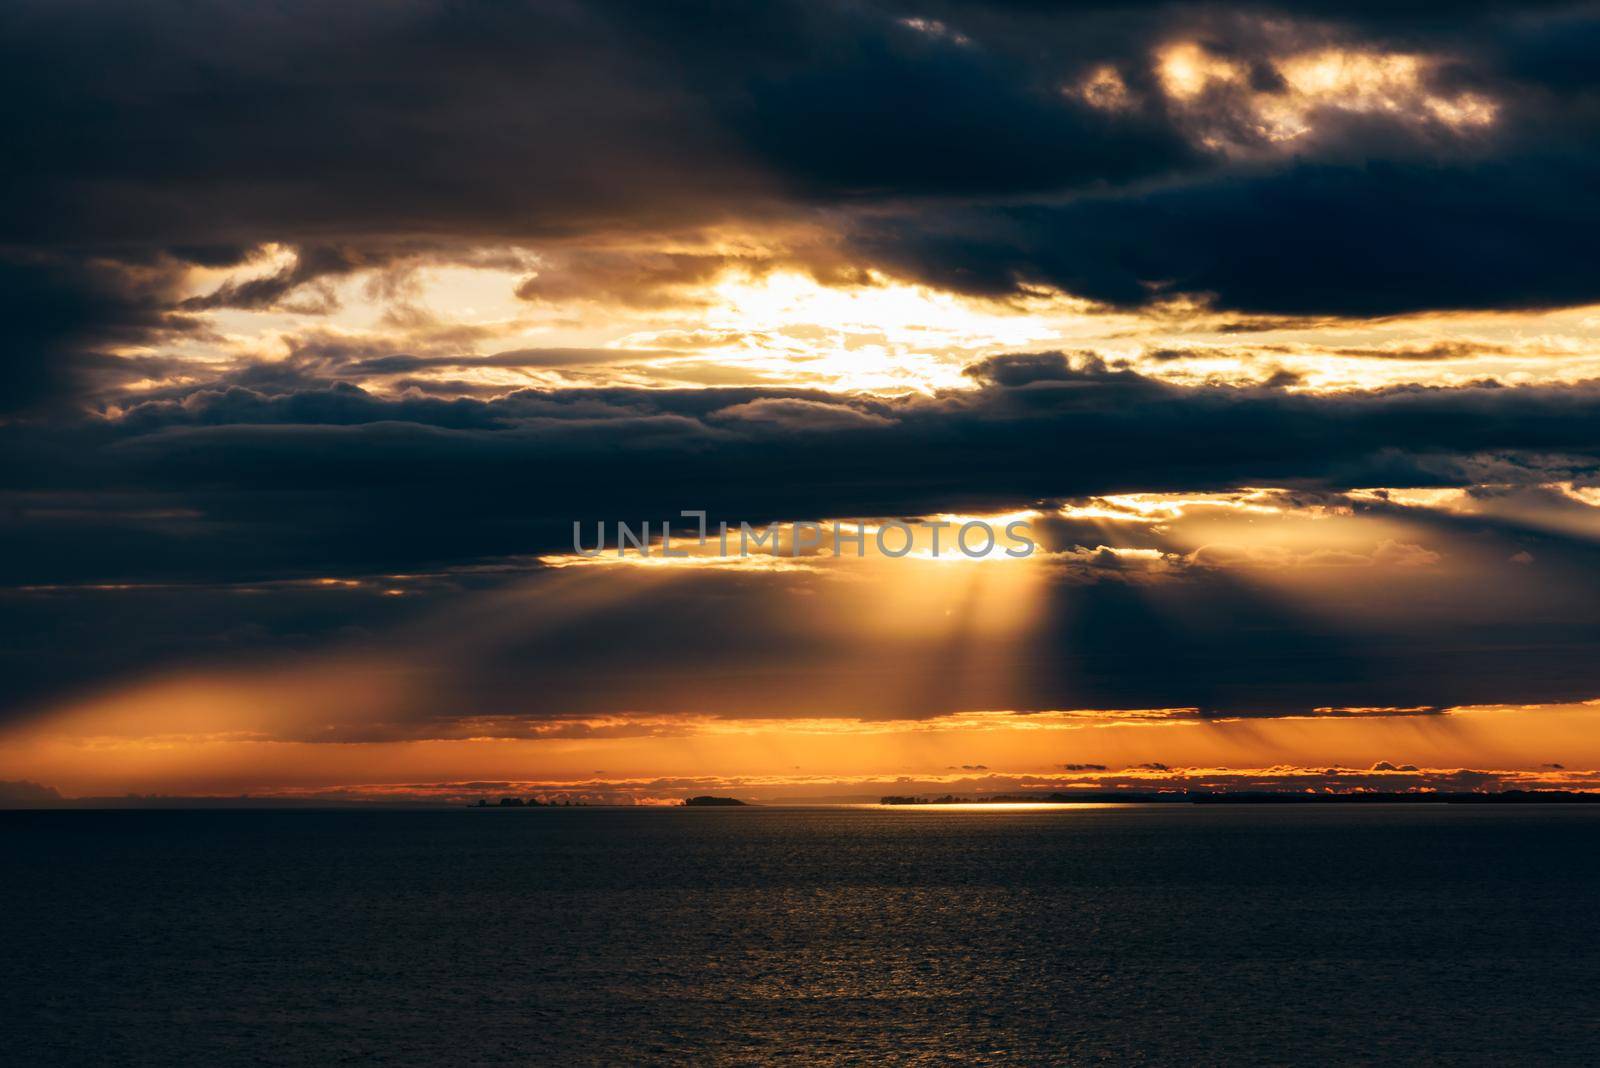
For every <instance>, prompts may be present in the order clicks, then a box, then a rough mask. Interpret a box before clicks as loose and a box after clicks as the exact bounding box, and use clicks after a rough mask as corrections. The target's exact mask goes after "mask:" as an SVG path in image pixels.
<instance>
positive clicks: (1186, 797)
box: [0, 790, 1600, 813]
mask: <svg viewBox="0 0 1600 1068" xmlns="http://www.w3.org/2000/svg"><path fill="white" fill-rule="evenodd" d="M686 801H687V803H685V801H669V802H666V803H658V804H642V805H626V804H604V803H597V802H590V803H573V804H571V805H562V804H560V803H559V802H558V803H555V804H538V805H532V804H530V805H504V806H503V805H500V804H489V805H486V806H484V807H482V808H480V807H479V806H477V804H476V803H473V804H470V805H465V806H464V805H463V804H462V803H461V802H459V801H422V800H415V801H410V800H408V801H351V800H320V799H315V798H254V797H192V798H186V797H150V798H133V797H84V798H60V799H55V800H50V801H34V802H26V801H25V802H16V801H10V802H0V813H4V812H318V811H320V812H444V811H456V812H459V811H461V810H462V809H463V808H466V809H468V810H470V811H485V812H504V811H507V810H513V811H543V812H548V811H573V810H584V809H587V810H593V809H604V810H607V811H615V810H639V809H651V810H654V809H662V810H668V811H672V810H678V809H682V808H697V807H713V808H724V807H726V808H748V809H755V810H760V809H763V808H861V807H868V808H941V807H959V806H963V805H971V806H984V805H993V806H1002V805H1054V806H1060V807H1071V806H1075V805H1290V806H1302V805H1351V804H1359V805H1530V804H1532V805H1541V804H1542V805H1550V804H1580V805H1586V804H1600V792H1583V791H1575V790H1504V791H1497V792H1494V793H1470V792H1453V793H1446V792H1433V793H1400V792H1394V793H1380V792H1366V793H1338V794H1289V793H1268V792H1256V793H1251V792H1243V791H1232V792H1223V791H1218V792H1207V791H1169V792H1165V793H1138V794H1133V793H1127V792H1118V793H1111V792H1095V793H1074V794H1060V793H1053V794H992V795H987V796H981V797H962V796H957V795H953V794H947V795H944V796H940V797H929V796H920V795H916V796H913V795H890V796H887V797H883V798H880V799H879V800H877V801H872V800H870V799H866V798H859V799H855V800H848V799H837V800H814V799H813V800H808V799H800V798H797V799H794V800H790V801H784V800H774V801H767V802H762V803H760V804H751V803H748V802H739V801H732V799H721V798H718V799H715V800H710V801H707V800H701V799H698V798H696V799H686Z"/></svg>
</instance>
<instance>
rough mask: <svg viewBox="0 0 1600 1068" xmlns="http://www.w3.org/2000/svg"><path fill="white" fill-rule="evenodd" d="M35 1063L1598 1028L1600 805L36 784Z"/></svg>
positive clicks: (1282, 1060) (29, 824) (1188, 1050)
mask: <svg viewBox="0 0 1600 1068" xmlns="http://www.w3.org/2000/svg"><path fill="white" fill-rule="evenodd" d="M0 845H3V849H4V861H5V863H4V867H3V875H0V938H3V944H0V950H3V961H4V964H3V971H0V975H3V979H0V994H3V1005H4V1008H3V1010H0V1060H4V1061H5V1062H6V1063H8V1064H16V1065H26V1066H33V1065H53V1064H74V1065H75V1064H107V1065H162V1066H167V1065H205V1066H229V1065H267V1064H292V1065H338V1064H383V1065H435V1064H437V1065H521V1064H589V1063H594V1064H637V1063H670V1062H685V1063H696V1064H718V1063H729V1064H733V1063H741V1064H761V1063H768V1062H777V1061H780V1060H785V1061H795V1060H798V1061H799V1062H801V1063H815V1062H836V1063H852V1062H853V1063H860V1062H877V1063H883V1062H894V1063H912V1064H920V1063H928V1064H940V1063H952V1062H955V1061H967V1062H1011V1063H1056V1064H1099V1063H1106V1064H1162V1065H1166V1064H1405V1065H1413V1064H1449V1065H1458V1064H1496V1065H1505V1064H1525V1065H1551V1064H1570V1065H1592V1064H1596V1063H1600V1012H1597V1010H1600V993H1597V984H1600V850H1597V848H1596V847H1597V846H1600V811H1596V809H1595V808H1579V807H1572V808H1566V807H1552V808H1510V807H1500V808H1486V807H1474V808H1462V807H1443V806H1439V807H1427V808H1417V807H1388V806H1384V807H1374V808H1355V807H1339V808H1333V807H1330V808H1274V807H1251V808H1214V807H1213V808H1207V807H1200V808H1192V807H1186V806H1169V807H1160V806H1156V807H1127V808H1105V809H1077V810H1066V811H1062V810H1054V811H1043V812H1038V811H1035V812H1002V811H997V812H968V811H946V810H903V809H902V810H838V809H833V810H826V809H824V810H801V809H741V810H692V809H691V810H683V809H679V810H667V811H648V810H615V809H612V810H603V809H588V810H576V809H575V810H564V811H541V810H513V811H504V812H501V811H490V812H469V811H466V810H459V811H438V812H349V811H341V812H104V813H95V812H33V813H4V814H0Z"/></svg>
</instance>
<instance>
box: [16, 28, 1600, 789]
mask: <svg viewBox="0 0 1600 1068" xmlns="http://www.w3.org/2000/svg"><path fill="white" fill-rule="evenodd" d="M1597 47H1600V7H1596V6H1593V5H1587V4H1537V3H1534V4H1530V3H1518V4H1509V3H1497V2H1489V0H1486V2H1481V3H1456V4H1432V3H1424V2H1398V3H1397V2H1386V3H1360V2H1355V3H1349V2H1347V3H1339V4H1333V3H1317V2H1308V3H1277V4H1260V5H1254V4H1214V5H1213V4H1160V3H1137V2H1127V3H1109V2H1108V3H1100V4H1095V3H1089V4H1081V5H1072V6H1071V8H1070V9H1068V8H1066V7H1065V6H1063V5H1048V4H1033V3H1025V2H1020V0H1019V2H1014V3H1004V2H992V3H986V4H966V3H940V2H930V3H923V4H901V3H893V4H890V3H877V2H867V0H863V2H854V3H833V2H827V0H820V2H819V0H807V2H805V3H793V4H789V3H768V4H761V5H746V4H733V3H729V4H720V3H708V4H699V5H689V6H684V5H660V4H653V3H637V4H635V3H626V2H571V3H567V2H558V0H552V2H542V3H529V4H517V3H487V2H485V3H470V2H469V3H442V2H438V3H436V2H431V0H415V2H408V3H400V4H396V3H387V2H386V3H376V2H373V3H364V2H356V3H346V4H339V5H332V6H329V5H324V4H311V3H304V4H301V3H296V2H293V0H291V2H287V3H278V4H272V5H262V4H243V3H190V2H185V3H176V2H173V3H167V2H163V0H152V2H148V3H143V4H139V5H123V4H107V3H104V2H97V0H50V2H48V3H46V2H37V3H36V2H30V0H19V2H14V3H10V4H7V5H6V6H5V9H4V11H3V12H0V94H3V96H4V99H5V100H6V101H7V104H6V107H5V109H4V113H3V117H0V123H3V127H4V142H5V144H6V145H7V162H6V165H5V171H4V175H5V182H4V188H3V194H4V195H3V196H0V314H3V324H0V459H3V461H4V462H3V464H0V550H3V551H0V639H3V640H0V679H3V680H4V681H3V683H0V778H3V779H9V780H22V779H26V780H31V781H36V782H42V783H45V784H47V785H50V786H54V787H56V788H58V789H59V790H61V791H62V792H63V793H64V794H100V793H123V792H128V791H133V792H139V793H174V794H182V793H240V792H244V791H249V792H252V793H293V794H308V795H326V796H341V797H342V796H351V797H365V796H436V797H450V798H457V797H473V796H477V795H478V794H480V793H484V792H491V793H492V792H494V791H509V790H517V791H521V792H526V793H535V792H537V793H546V794H552V795H561V796H583V797H589V798H594V799H602V798H603V799H616V800H635V799H637V800H651V799H660V798H669V797H673V796H679V795H681V794H683V793H685V792H689V791H694V792H703V791H704V790H706V789H715V790H717V791H719V792H725V791H726V792H735V793H739V794H740V795H741V796H748V797H759V798H769V799H770V798H779V797H842V796H856V795H865V796H873V795H876V794H879V793H884V792H913V791H915V790H918V789H924V788H926V789H939V790H940V791H943V790H945V789H960V790H977V791H988V790H1001V789H1013V788H1024V787H1027V788H1032V787H1045V786H1049V787H1054V788H1068V787H1076V786H1115V785H1117V784H1129V785H1141V786H1151V785H1171V784H1177V785H1191V786H1193V785H1219V786H1233V787H1239V786H1255V787H1284V788H1290V789H1296V790H1300V789H1307V788H1311V789H1322V788H1351V787H1358V786H1359V787H1372V786H1378V787H1389V788H1410V787H1427V786H1435V787H1441V788H1479V787H1487V788H1494V787H1496V786H1507V785H1517V784H1569V785H1580V786H1583V785H1595V786H1600V774H1597V773H1596V772H1595V771H1593V770H1591V769H1595V768H1600V740H1597V739H1600V732H1597V728H1600V705H1596V704H1590V703H1588V702H1590V701H1591V700H1594V699H1597V698H1600V607H1597V606H1600V341H1597V340H1596V337H1597V327H1600V258H1597V256H1596V255H1595V249H1596V247H1597V245H1600V207H1597V205H1596V198H1595V197H1594V196H1593V191H1594V190H1595V189H1596V188H1600V65H1597V64H1595V63H1594V62H1593V60H1592V56H1593V54H1594V52H1595V49H1596V48H1597ZM682 509H704V510H706V511H708V513H709V514H710V517H711V521H712V523H716V522H717V521H718V520H725V521H728V522H731V523H733V524H737V523H739V522H740V521H748V522H751V523H766V522H769V521H774V520H781V521H785V522H788V521H796V520H803V521H821V522H829V521H832V520H835V519H841V518H850V519H851V520H853V521H865V522H867V523H869V524H881V523H883V522H885V521H887V520H890V519H896V518H901V519H905V520H917V519H921V520H925V521H937V520H939V519H940V517H945V518H949V517H957V519H956V521H957V522H959V521H961V518H963V517H979V516H982V517H995V522H996V523H997V524H1003V523H1005V522H1009V521H1013V520H1016V519H1026V520H1028V521H1029V522H1031V523H1032V527H1033V531H1034V533H1035V535H1036V538H1037V540H1038V542H1039V545H1040V552H1038V553H1037V554H1035V555H1034V556H1033V557H1030V558H1028V559H1026V560H1010V559H1007V558H1004V557H991V558H987V559H984V560H981V561H967V560H965V559H955V560H951V559H940V560H933V559H928V558H927V557H926V554H925V553H923V552H921V551H919V552H917V553H914V554H913V555H912V556H910V557H907V558H904V559H887V558H884V557H882V556H879V555H876V554H872V553H869V554H868V555H867V557H866V558H865V559H855V558H853V557H851V556H845V557H843V558H835V557H834V555H833V554H832V552H831V551H830V547H829V545H828V544H826V543H824V544H823V545H822V546H821V547H820V548H821V551H820V552H811V553H808V554H804V555H801V556H799V557H793V556H788V555H783V554H779V555H772V554H761V555H758V556H755V557H752V558H749V559H735V560H729V559H723V558H718V557H717V556H715V555H714V554H710V553H707V552H696V553H694V554H693V555H691V556H690V557H688V558H686V559H682V560H676V561H670V562H665V561H662V560H661V559H660V558H659V557H656V558H652V559H651V560H648V561H645V560H640V559H638V558H631V559H629V558H624V559H622V560H618V559H616V558H615V557H614V556H609V555H608V556H607V557H604V558H601V559H597V560H589V559H585V558H583V557H579V556H576V555H575V554H574V553H573V542H572V525H573V523H574V521H578V520H581V521H583V523H584V524H585V529H592V526H593V524H594V523H595V522H606V523H608V524H609V523H612V522H614V521H616V520H625V521H629V522H631V523H633V524H635V525H637V524H638V523H639V522H641V521H645V520H649V521H651V522H652V523H653V524H655V525H656V529H657V530H658V531H659V529H660V526H659V524H660V523H661V521H663V520H666V519H669V518H675V517H677V516H678V513H679V511H680V510H682ZM680 529H681V528H680ZM923 530H924V533H926V528H923ZM920 536H921V535H919V537H920Z"/></svg>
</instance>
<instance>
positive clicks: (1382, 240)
mask: <svg viewBox="0 0 1600 1068" xmlns="http://www.w3.org/2000/svg"><path fill="white" fill-rule="evenodd" d="M1597 180H1600V156H1596V157H1593V158H1586V157H1571V156H1569V157H1564V158H1558V159H1539V160H1523V161H1519V162H1518V163H1516V164H1508V163H1498V162H1485V163H1480V164H1474V165H1466V164H1462V165H1451V166H1440V165H1434V164H1426V163H1416V162H1408V163H1368V164H1364V165H1359V166H1328V165H1311V164H1304V165H1298V166H1295V167H1293V168H1291V169H1289V170H1287V171H1284V172H1281V173H1273V174H1266V175H1255V176H1251V177H1247V178H1246V177H1240V178H1237V179H1230V180H1226V181H1222V180H1218V181H1214V182H1206V183H1201V184H1196V185H1186V186H1183V187H1180V188H1176V189H1165V190H1161V191H1158V192H1152V193H1147V194H1142V195H1137V196H1119V197H1097V198H1092V199H1082V200H1076V201H1072V202H1070V203H1066V204H1060V205H1054V206H1041V205H1028V206H1015V207H1004V208H991V209H982V210H974V211H967V212H952V213H949V214H946V215H944V216H942V217H940V218H937V219H931V220H930V219H929V218H927V217H926V216H924V215H921V214H907V215H904V216H902V217H899V218H896V219H880V220H878V221H877V222H876V223H875V224H874V229H872V230H866V229H863V230H862V231H861V232H859V233H857V234H856V235H855V237H854V238H853V240H854V241H855V243H856V247H858V248H859V249H860V251H861V255H862V256H863V258H865V259H867V260H869V261H871V262H876V263H879V264H880V265H882V266H884V267H885V268H886V269H888V270H891V271H892V272H893V273H895V274H898V275H901V276H903V277H907V278H913V279H916V280H917V281H921V282H925V283H928V284H931V285H935V286H939V287H943V288H949V289H954V290H958V291H964V292H968V293H974V294H979V295H983V296H992V297H993V296H1002V297H1003V296H1010V295H1015V294H1019V293H1021V292H1024V291H1025V290H1026V289H1027V287H1029V286H1035V287H1036V286H1053V287H1056V288H1059V289H1063V290H1066V291H1067V292H1070V293H1074V294H1077V295H1079V296H1084V297H1089V298H1092V299H1095V300H1100V301H1104V302H1106V303H1109V304H1115V305H1124V306H1138V305H1142V304H1146V303H1149V302H1151V301H1153V300H1157V299H1161V298H1170V297H1176V296H1207V297H1210V298H1213V299H1214V300H1215V302H1216V304H1217V305H1218V306H1221V307H1226V308H1233V309H1240V310H1244V311H1256V312H1273V313H1284V314H1327V313H1332V314H1340V315H1351V316H1365V315H1389V314H1394V313H1401V312H1409V311H1418V310H1422V309H1429V308H1435V309H1438V308H1444V309H1449V308H1505V309H1512V308H1548V307H1560V306H1565V305H1571V304H1579V303H1583V302H1585V301H1588V300H1593V299H1595V297H1596V295H1597V294H1600V271H1597V269H1596V267H1595V258H1594V256H1593V255H1592V249H1593V248H1594V247H1595V245H1596V243H1597V242H1600V209H1597V208H1596V207H1595V204H1594V200H1593V198H1592V197H1589V196H1587V195H1586V193H1585V190H1587V189H1591V188H1593V187H1594V185H1595V183H1596V181H1597Z"/></svg>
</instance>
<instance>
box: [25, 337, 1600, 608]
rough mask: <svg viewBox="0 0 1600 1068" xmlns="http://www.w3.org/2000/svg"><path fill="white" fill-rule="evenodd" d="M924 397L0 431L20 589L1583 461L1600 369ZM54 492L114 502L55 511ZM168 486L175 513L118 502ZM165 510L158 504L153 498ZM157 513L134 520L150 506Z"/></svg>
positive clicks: (394, 563) (1013, 375)
mask: <svg viewBox="0 0 1600 1068" xmlns="http://www.w3.org/2000/svg"><path fill="white" fill-rule="evenodd" d="M969 374H970V375H971V376H972V377H973V378H974V379H975V380H977V381H978V382H979V383H980V386H979V388H977V389H975V390H970V391H952V392H947V393H942V394H939V395H936V396H934V397H931V398H924V397H915V396H910V397H904V398H899V399H887V398H868V397H851V396H839V395H834V394H828V393H823V392H817V391H805V390H793V389H775V388H774V389H750V388H743V389H717V388H710V389H683V390H669V389H627V388H607V389H559V390H521V391H516V392H513V393H510V394H508V395H506V396H503V397H498V398H494V399H489V400H480V399H472V398H442V397H432V396H425V395H410V396H404V397H399V398H393V397H385V396H380V395H376V394H373V393H369V392H367V391H366V390H363V389H362V388H360V387H359V386H356V385H353V384H351V383H348V382H338V381H335V382H326V381H320V382H319V381H317V380H316V379H315V377H314V375H312V374H310V373H309V372H305V371H302V372H301V373H300V374H299V375H298V376H296V377H293V378H291V379H290V380H289V381H280V382H276V383H267V382H258V383H256V384H255V385H254V386H246V385H242V384H231V385H230V384H226V383H224V384H220V385H217V386H214V387H200V388H192V389H190V390H189V391H187V392H185V393H182V394H179V393H176V392H173V393H171V394H170V395H169V396H167V397H166V398H165V399H158V400H150V401H146V402H143V403H138V404H131V405H129V406H128V407H127V408H126V409H125V410H124V412H123V414H121V415H120V416H119V417H117V418H99V417H87V418H83V419H78V420H71V421H69V420H65V419H62V420H57V421H56V422H55V423H53V424H51V425H50V426H48V427H43V426H37V425H28V424H15V425H12V426H8V427H0V441H3V443H4V446H5V448H6V449H7V451H8V452H9V453H10V454H11V455H13V456H14V457H16V458H17V459H18V460H19V461H21V462H19V463H17V464H14V465H12V466H11V468H10V469H9V470H8V472H7V473H6V475H5V481H4V489H5V492H6V499H7V500H8V501H10V502H12V512H11V520H12V521H11V522H9V523H8V524H6V527H5V533H4V539H5V540H4V548H5V549H6V550H7V551H6V552H5V553H4V554H3V561H4V562H3V565H0V574H3V576H4V579H5V581H6V582H7V583H8V584H12V585H25V584H40V583H55V582H70V581H83V580H88V579H94V580H96V581H127V580H152V579H164V578H166V579H170V578H174V577H184V578H189V579H193V578H197V577H215V578H223V577H226V578H229V579H242V578H252V579H253V578H259V577H263V576H273V575H293V574H320V573H338V572H339V571H341V570H349V569H356V570H385V569H386V570H391V571H392V570H410V569H416V568H424V567H429V566H439V565H454V564H459V563H462V562H466V561H469V560H473V559H477V558H480V557H490V556H496V555H502V554H515V553H533V552H543V551H549V550H551V549H559V548H563V547H566V546H568V545H570V537H571V535H570V526H569V524H570V522H571V521H572V520H575V519H585V520H591V521H592V520H600V519H603V520H606V521H611V520H615V519H629V520H639V519H645V518H652V519H663V518H668V517H672V516H675V515H676V514H677V512H678V510H680V509H683V508H695V507H705V508H708V509H711V510H712V513H713V516H714V517H724V518H727V519H729V520H731V521H734V522H737V521H739V520H749V521H751V522H756V521H759V520H762V519H765V518H805V517H814V516H839V515H896V514H928V513H931V512H935V511H956V510H973V509H993V510H999V509H1008V508H1014V507H1017V506H1019V505H1026V504H1028V503H1030V502H1033V501H1040V500H1053V499H1059V498H1063V497H1071V496H1078V495H1085V494H1099V493H1114V492H1128V491H1149V490H1164V489H1165V490H1180V489H1187V490H1196V489H1207V490H1211V489H1220V488H1227V487H1231V486H1237V485H1288V486H1300V487H1304V488H1306V489H1313V490H1314V489H1328V488H1332V489H1337V488H1342V487H1349V486H1389V485H1400V486H1412V485H1471V484H1473V483H1475V482H1480V481H1495V482H1522V483H1536V482H1546V481H1551V480H1553V479H1557V478H1563V477H1577V478H1580V479H1581V478H1587V477H1592V476H1593V475H1594V473H1595V472H1596V470H1597V467H1600V439H1597V437H1596V435H1595V431H1594V427H1595V426H1596V425H1600V424H1597V420H1600V385H1596V384H1595V383H1580V384H1577V385H1570V386H1569V385H1559V386H1524V387H1504V386H1500V385H1497V384H1493V383H1484V384H1480V385H1476V386H1465V387H1455V388H1430V387H1418V386H1404V387H1392V388H1387V389H1382V390H1375V391H1370V392H1363V393H1346V394H1338V395H1332V396H1317V395H1309V394H1294V393H1289V392H1286V391H1284V390H1282V389H1279V388H1274V387H1271V386H1178V385H1172V384H1168V383H1164V382H1161V381H1158V380H1155V379H1150V378H1146V377H1143V376H1141V375H1139V374H1137V373H1134V372H1132V371H1128V370H1118V369H1114V368H1111V367H1109V366H1107V365H1106V364H1104V363H1103V362H1101V361H1099V360H1096V359H1094V358H1092V357H1076V358H1069V357H1066V356H1063V355H1061V354H1055V353H1038V354H1021V355H1016V356H1010V357H998V358H994V359H990V360H986V361H983V362H982V363H979V364H976V365H974V366H973V367H972V368H970V369H969ZM61 495H77V496H78V497H80V498H87V499H89V500H91V501H103V502H106V503H105V504H104V505H103V506H100V505H94V506H91V507H89V508H88V509H87V510H86V511H82V512H77V511H75V512H73V513H72V514H71V515H70V516H67V517H65V518H64V517H62V516H61V515H60V513H59V511H58V510H57V509H55V508H53V507H52V506H51V501H52V500H53V499H55V498H56V497H57V496H61ZM146 499H148V500H149V501H153V502H158V503H159V504H160V509H159V510H160V511H161V512H162V514H164V515H165V514H167V513H170V512H171V511H172V509H173V507H174V506H181V507H182V508H183V509H187V510H188V511H187V512H185V513H184V514H185V515H188V516H189V517H188V518H184V517H183V516H179V517H176V518H170V519H164V520H162V521H161V522H160V523H156V524H152V523H151V522H149V521H147V520H145V519H142V518H141V519H139V520H137V521H129V520H127V519H126V518H124V516H123V512H124V511H125V510H126V509H127V507H128V503H129V502H130V501H132V502H139V501H143V500H146ZM145 511H149V509H148V508H147V509H145ZM141 514H142V513H141Z"/></svg>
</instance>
